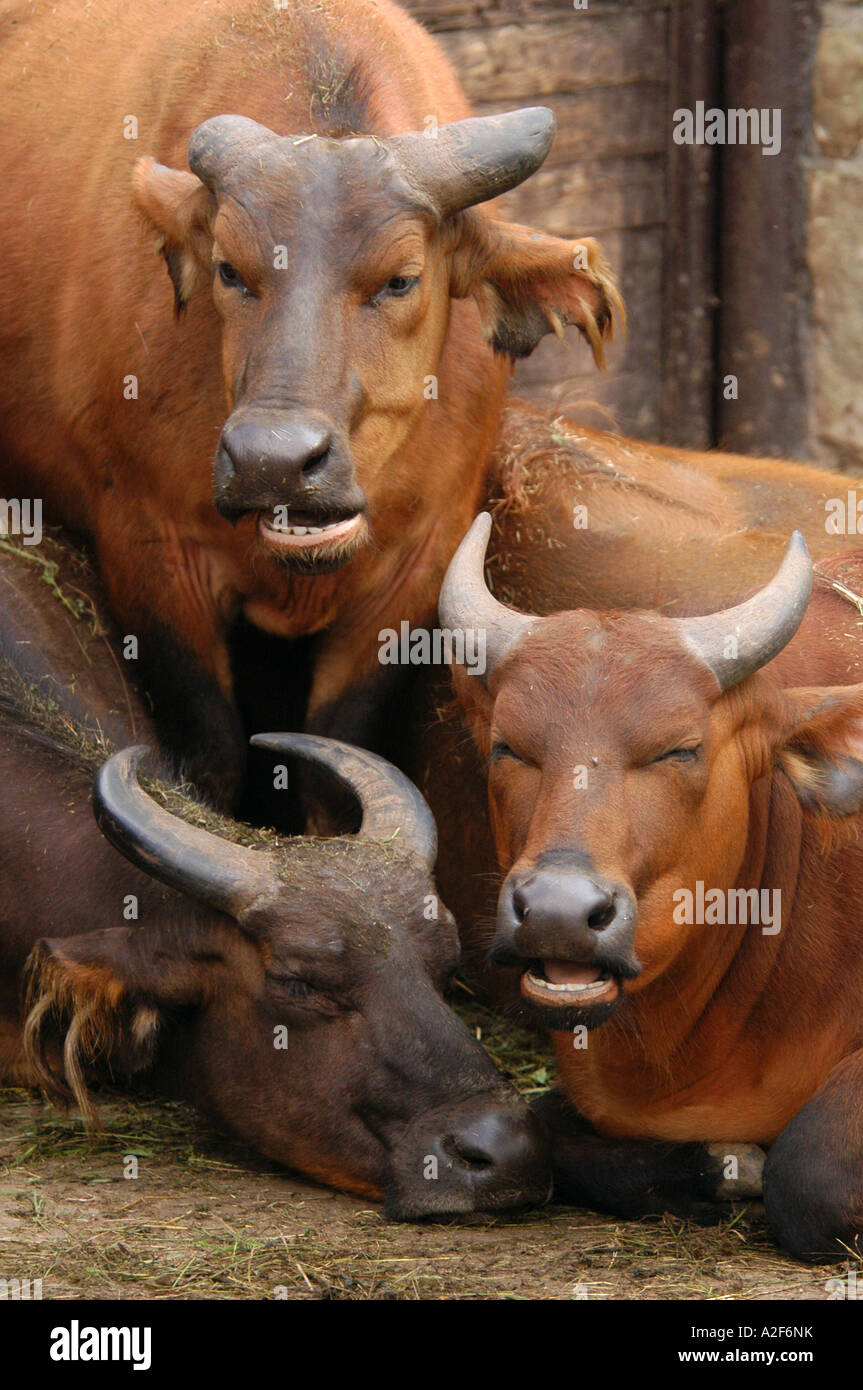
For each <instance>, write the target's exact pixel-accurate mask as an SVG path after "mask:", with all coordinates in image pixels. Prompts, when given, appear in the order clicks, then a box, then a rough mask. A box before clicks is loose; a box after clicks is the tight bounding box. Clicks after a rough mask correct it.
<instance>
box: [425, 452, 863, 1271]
mask: <svg viewBox="0 0 863 1390" xmlns="http://www.w3.org/2000/svg"><path fill="white" fill-rule="evenodd" d="M754 467H755V472H756V474H757V464H756V465H755V466H754ZM489 529H490V518H489V517H488V516H487V515H483V516H481V517H479V518H478V519H477V521H476V522H475V523H474V525H473V527H472V528H471V530H470V532H469V534H468V536H467V537H466V538H465V540H464V542H463V543H462V545H461V547H460V548H459V550H458V552H457V553H456V556H455V557H454V559H453V561H452V563H451V565H450V568H449V571H448V573H447V577H446V580H445V582H444V586H443V590H442V593H441V601H440V616H441V622H442V623H443V625H444V626H445V627H447V628H449V629H451V630H453V631H455V632H458V631H459V630H465V629H467V628H469V627H472V628H475V629H480V630H482V631H483V632H484V633H485V634H486V642H487V647H486V651H487V660H486V669H485V672H484V674H483V675H482V676H479V677H478V676H475V675H474V676H471V675H468V674H467V673H466V672H465V671H463V670H458V671H457V672H456V675H455V680H456V689H457V692H458V695H459V699H460V701H461V704H462V708H463V710H464V712H465V716H466V718H467V721H468V723H469V725H470V727H471V729H472V732H473V735H474V738H475V741H476V743H477V746H478V748H479V751H480V754H481V756H482V757H483V759H484V760H485V761H486V765H487V769H488V773H487V776H488V795H489V804H490V811H491V825H492V829H493V834H494V841H495V846H496V850H497V855H498V860H499V863H500V867H501V870H502V872H503V873H504V874H505V878H504V882H503V885H502V888H501V891H500V896H499V901H498V907H497V919H496V927H495V932H494V937H493V940H492V942H491V952H490V954H491V960H492V961H493V962H497V963H498V964H500V965H502V966H507V967H514V968H515V969H517V970H518V972H519V974H520V989H521V995H522V998H523V1001H524V1006H525V1008H526V1010H528V1011H529V1013H530V1014H531V1015H532V1016H533V1017H534V1019H535V1020H536V1021H537V1022H538V1023H539V1024H540V1025H541V1026H544V1027H546V1028H548V1029H550V1030H552V1032H553V1035H554V1042H555V1051H556V1056H557V1061H558V1067H559V1071H560V1075H561V1079H562V1083H563V1087H564V1090H565V1093H566V1097H567V1103H562V1102H561V1100H560V1099H559V1098H555V1099H554V1100H553V1101H552V1102H551V1103H549V1104H547V1105H546V1107H545V1108H546V1116H547V1118H548V1120H549V1122H550V1123H551V1125H552V1128H553V1130H554V1133H555V1168H556V1173H557V1179H558V1184H559V1186H560V1189H561V1190H562V1191H564V1192H565V1193H566V1194H567V1195H568V1196H570V1197H575V1198H577V1199H581V1200H587V1201H592V1202H594V1203H597V1204H600V1205H605V1206H608V1207H610V1208H612V1209H618V1210H620V1209H627V1208H628V1207H629V1206H630V1205H631V1204H633V1202H635V1200H636V1199H637V1197H638V1196H640V1197H641V1199H642V1200H644V1199H645V1197H647V1196H648V1195H649V1196H650V1197H651V1198H652V1199H653V1200H655V1199H656V1193H657V1190H661V1188H662V1185H663V1183H667V1184H670V1185H671V1186H672V1187H673V1186H674V1182H675V1181H676V1182H677V1183H678V1185H680V1184H685V1182H686V1179H687V1177H690V1178H693V1177H695V1178H697V1177H698V1176H699V1174H700V1172H701V1170H702V1169H703V1161H704V1160H703V1153H704V1151H703V1149H702V1148H701V1146H702V1145H703V1144H704V1143H706V1142H708V1141H713V1142H714V1144H715V1143H716V1142H718V1141H722V1142H723V1143H728V1142H729V1141H732V1142H734V1141H737V1142H748V1143H753V1144H757V1145H762V1146H767V1147H769V1154H768V1157H767V1161H766V1164H765V1168H764V1179H763V1192H764V1201H765V1206H766V1210H767V1215H768V1220H769V1222H770V1226H771V1229H772V1230H773V1232H774V1234H775V1236H776V1238H777V1239H778V1240H779V1241H780V1242H781V1244H782V1245H784V1246H785V1247H786V1248H787V1249H788V1250H789V1251H791V1252H792V1253H793V1254H795V1255H797V1256H798V1257H801V1258H805V1259H816V1258H829V1257H831V1256H836V1257H838V1256H839V1255H840V1254H841V1253H842V1252H841V1249H840V1246H839V1244H838V1242H843V1243H845V1244H851V1243H852V1242H853V1241H854V1240H855V1238H856V1237H858V1236H859V1235H860V1234H861V1233H863V909H861V905H860V885H861V884H863V838H861V834H860V832H861V829H863V821H861V818H860V812H861V808H863V683H861V682H863V632H861V628H863V619H861V612H863V598H861V597H860V595H861V594H863V554H860V553H858V554H857V555H846V556H834V557H833V558H831V559H829V560H827V561H825V562H822V564H821V565H820V572H821V583H820V585H819V588H818V589H817V591H816V593H815V594H814V596H813V597H812V599H811V602H810V594H811V591H812V583H813V579H812V564H811V561H810V559H809V556H808V553H807V550H806V545H805V543H804V541H803V538H802V537H801V536H800V535H799V534H797V535H796V536H795V537H794V538H793V539H792V542H791V544H790V546H789V547H788V550H787V553H786V556H785V559H784V561H783V562H782V564H781V566H780V567H779V569H778V572H777V573H776V575H775V576H774V578H773V579H772V580H770V581H769V582H768V583H767V584H766V585H765V586H764V587H763V588H761V589H759V590H758V591H757V592H756V593H755V594H754V595H753V596H751V597H750V598H748V599H746V600H745V601H743V602H741V603H739V604H737V605H735V606H733V607H731V608H727V609H724V610H720V611H718V612H713V613H711V614H709V615H708V616H697V617H687V618H680V617H669V616H667V615H666V614H664V613H659V612H644V611H637V610H629V611H621V610H605V611H602V610H593V609H589V608H582V609H578V610H575V611H570V612H562V613H557V614H552V615H549V616H545V617H534V616H531V615H529V614H526V613H520V612H516V611H514V610H513V609H511V608H509V607H508V606H506V605H504V604H503V603H501V602H500V601H499V600H498V599H497V598H496V597H494V596H493V595H492V594H491V593H490V591H489V589H488V588H487V585H486V582H485V579H484V573H483V560H484V555H485V549H486V543H487V540H488V534H489ZM831 580H832V582H830V581H831ZM736 582H738V583H744V582H745V580H744V576H743V575H742V574H741V573H738V575H737V576H736ZM589 1030H595V1031H589ZM645 1141H646V1142H645ZM676 1145H682V1146H683V1147H681V1148H680V1149H678V1150H676V1149H675V1146H676ZM720 1147H721V1145H720ZM699 1155H700V1157H699ZM639 1188H640V1189H641V1190H640V1193H639V1191H638V1189H639Z"/></svg>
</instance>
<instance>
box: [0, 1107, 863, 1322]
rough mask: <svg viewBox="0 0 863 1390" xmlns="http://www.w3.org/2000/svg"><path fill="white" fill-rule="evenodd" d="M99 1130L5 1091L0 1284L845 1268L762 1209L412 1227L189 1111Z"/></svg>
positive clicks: (640, 1291)
mask: <svg viewBox="0 0 863 1390" xmlns="http://www.w3.org/2000/svg"><path fill="white" fill-rule="evenodd" d="M102 1120H103V1126H104V1129H103V1133H102V1134H101V1135H100V1136H99V1137H97V1138H96V1139H92V1140H91V1139H90V1138H88V1137H87V1135H86V1134H85V1132H84V1129H83V1125H82V1122H81V1120H80V1119H78V1118H77V1117H69V1118H64V1117H63V1116H61V1115H59V1114H58V1113H57V1111H55V1110H53V1109H52V1108H51V1107H49V1106H48V1105H47V1104H43V1103H42V1102H40V1101H39V1100H38V1099H34V1098H33V1096H31V1095H30V1094H29V1093H27V1092H24V1091H20V1090H5V1091H0V1278H6V1279H11V1278H20V1279H23V1278H27V1277H29V1278H30V1279H31V1280H32V1279H41V1280H42V1296H43V1298H44V1299H58V1298H75V1299H77V1298H103V1299H118V1298H119V1299H203V1298H211V1299H212V1298H217V1299H219V1298H221V1299H273V1298H290V1299H353V1300H360V1299H405V1300H415V1299H552V1300H559V1299H583V1298H588V1299H595V1298H601V1299H629V1298H639V1299H719V1300H723V1299H725V1300H729V1299H730V1300H752V1299H757V1300H772V1299H785V1298H790V1299H827V1298H828V1296H829V1294H828V1291H827V1289H826V1288H825V1285H826V1283H827V1280H828V1279H830V1278H831V1277H832V1276H835V1275H836V1274H837V1273H841V1272H842V1268H841V1266H840V1267H839V1268H837V1267H836V1266H819V1267H816V1268H806V1267H804V1266H801V1265H798V1264H796V1263H794V1262H793V1261H792V1260H790V1259H786V1258H785V1257H784V1256H782V1255H781V1254H779V1253H778V1252H777V1251H776V1250H775V1248H774V1247H773V1246H772V1245H771V1244H770V1241H769V1239H768V1237H767V1234H766V1230H765V1226H764V1219H763V1213H762V1212H761V1210H760V1209H759V1207H758V1206H757V1205H754V1206H748V1207H743V1206H741V1207H738V1208H736V1209H735V1210H734V1211H731V1212H730V1213H729V1219H728V1220H727V1221H726V1222H724V1223H723V1224H722V1225H721V1226H719V1227H714V1228H712V1229H700V1228H698V1227H696V1226H690V1225H687V1224H685V1223H682V1222H680V1221H677V1220H674V1219H671V1218H667V1217H666V1218H663V1219H662V1220H645V1221H641V1222H620V1221H614V1220H611V1219H608V1218H605V1217H601V1216H597V1215H596V1214H595V1213H591V1212H588V1211H576V1210H574V1209H571V1208H568V1207H549V1208H546V1209H545V1210H539V1211H527V1212H523V1213H506V1214H502V1215H497V1216H489V1217H485V1216H481V1217H475V1218H470V1219H468V1220H466V1221H455V1220H453V1221H447V1222H440V1223H428V1224H421V1225H405V1224H400V1223H393V1222H389V1221H385V1220H384V1219H383V1217H382V1216H381V1214H380V1212H379V1211H378V1210H376V1209H374V1208H370V1207H369V1205H368V1203H367V1202H363V1201H361V1200H358V1199H355V1198H352V1197H348V1196H344V1195H342V1194H337V1193H333V1192H330V1191H328V1190H326V1189H324V1188H320V1187H317V1186H314V1185H313V1184H311V1183H308V1182H305V1181H304V1180H302V1179H300V1178H297V1177H296V1176H294V1175H293V1174H291V1173H286V1172H284V1171H275V1172H274V1171H272V1167H271V1166H270V1165H267V1164H266V1163H264V1162H261V1161H257V1160H256V1159H255V1158H254V1157H253V1156H251V1155H250V1154H249V1152H248V1150H245V1149H243V1148H242V1147H241V1146H239V1145H237V1144H235V1143H233V1142H232V1141H230V1140H226V1139H225V1138H224V1137H222V1136H220V1135H218V1134H216V1133H214V1132H213V1131H212V1130H211V1129H208V1128H207V1127H206V1125H205V1124H204V1123H203V1122H202V1121H201V1120H200V1119H199V1118H198V1117H197V1116H195V1115H194V1114H192V1113H191V1112H190V1111H187V1110H185V1109H184V1108H183V1107H181V1106H177V1105H173V1104H165V1103H162V1102H158V1101H151V1100H135V1101H132V1100H129V1099H127V1098H125V1097H121V1096H117V1095H111V1096H109V1097H108V1098H107V1099H106V1100H103V1104H102ZM130 1154H133V1155H135V1156H136V1157H137V1160H138V1176H137V1177H136V1178H126V1177H124V1167H129V1166H130V1165H128V1164H127V1163H125V1162H124V1160H125V1157H126V1155H130ZM859 1267H860V1266H859V1265H858V1268H859Z"/></svg>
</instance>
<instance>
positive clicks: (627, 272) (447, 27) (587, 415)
mask: <svg viewBox="0 0 863 1390" xmlns="http://www.w3.org/2000/svg"><path fill="white" fill-rule="evenodd" d="M403 2H404V3H406V8H407V9H409V10H410V11H411V12H412V13H413V14H414V16H415V17H416V18H418V19H420V20H422V22H423V23H424V24H425V25H426V27H427V28H429V29H430V30H431V31H432V32H433V33H434V34H435V36H436V37H437V39H438V41H439V42H440V43H441V45H442V46H443V47H444V48H445V50H446V52H447V54H448V55H449V57H450V59H451V61H452V62H453V64H454V65H455V68H456V71H457V73H458V74H459V77H460V79H461V81H462V84H463V85H464V87H465V89H466V91H467V93H468V96H469V97H470V99H471V101H472V102H473V103H474V105H475V106H476V109H477V111H478V113H480V114H483V113H485V112H492V111H501V110H505V109H507V108H508V107H516V106H531V105H544V106H549V107H551V109H552V110H553V111H554V113H555V115H556V117H557V121H558V134H557V138H556V140H555V144H554V147H553V149H552V152H551V154H550V156H549V158H548V160H547V161H546V164H545V165H544V167H543V168H542V169H541V170H540V171H539V173H538V174H536V175H535V176H534V177H533V178H532V179H530V180H529V181H528V182H527V183H526V184H525V185H523V187H521V188H519V189H516V190H514V192H513V193H511V194H510V195H509V196H508V198H507V199H506V202H505V206H506V210H507V213H508V215H509V216H510V217H512V218H513V220H515V221H518V222H524V223H527V224H529V225H532V226H536V227H538V228H540V229H541V230H542V231H545V232H550V233H554V234H555V235H558V236H572V235H587V234H589V235H593V236H597V237H598V238H599V239H600V240H601V241H602V243H603V246H604V247H605V250H606V252H607V254H608V256H609V259H610V260H611V263H612V265H613V266H614V267H615V269H616V271H617V273H618V275H619V278H620V283H621V286H622V289H623V293H624V296H625V299H626V304H627V309H628V312H629V333H628V336H627V338H626V339H624V340H622V341H619V342H618V343H616V344H615V345H614V346H612V348H611V351H610V353H609V371H608V373H606V374H605V375H602V376H600V375H598V374H597V372H596V371H595V369H594V367H593V363H592V360H591V357H590V354H589V352H588V350H587V348H586V347H584V346H583V345H582V344H581V342H580V340H578V339H577V336H576V335H575V334H573V333H568V334H567V338H566V342H565V343H564V344H560V343H558V342H557V341H556V340H554V339H546V340H545V342H544V343H543V344H541V346H540V347H539V348H538V349H537V351H536V352H535V353H534V355H533V356H532V357H531V358H529V359H528V360H527V361H526V362H524V363H521V364H520V365H519V368H518V373H517V385H518V390H519V392H520V394H522V395H529V396H531V397H533V398H534V399H543V400H549V401H553V402H556V403H559V404H560V405H561V407H562V408H565V409H567V410H572V409H573V408H574V407H575V406H576V405H577V404H578V403H579V402H581V407H580V408H579V410H578V414H579V416H580V417H581V418H583V419H585V420H589V421H590V422H592V423H604V422H607V419H608V417H607V416H606V415H605V414H604V413H602V414H601V413H600V412H599V411H597V410H596V409H593V410H586V408H585V404H584V403H585V402H597V403H599V404H600V405H601V406H604V407H606V408H607V409H610V410H611V412H612V414H613V418H614V420H615V421H616V422H617V424H618V426H619V427H620V429H621V430H623V431H624V432H625V433H628V434H637V435H640V436H643V437H645V438H657V437H658V436H659V432H660V416H661V399H662V313H661V303H662V295H663V247H664V242H665V237H666V231H667V229H666V158H667V154H668V143H669V128H670V122H669V115H668V110H669V107H668V103H669V73H668V68H669V9H670V5H669V0H633V2H632V3H619V0H589V4H588V8H587V9H586V10H576V9H574V8H573V3H572V0H403Z"/></svg>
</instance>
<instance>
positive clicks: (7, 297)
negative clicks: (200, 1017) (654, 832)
mask: <svg viewBox="0 0 863 1390" xmlns="http://www.w3.org/2000/svg"><path fill="white" fill-rule="evenodd" d="M0 17H2V28H0V32H2V48H0V54H2V57H0V63H2V75H3V81H2V88H0V142H2V147H3V151H4V198H3V210H2V215H0V277H2V296H3V315H2V324H0V344H2V352H3V372H2V375H0V415H2V427H0V487H2V489H3V491H4V493H5V495H6V496H7V497H9V496H25V497H32V496H34V495H36V496H40V497H42V498H44V499H45V504H46V507H47V510H48V513H49V515H50V516H51V517H52V518H53V519H56V520H59V521H62V522H64V523H65V524H67V525H68V526H70V527H72V528H74V529H76V530H78V531H80V532H83V533H85V534H87V535H89V536H90V537H91V538H92V540H93V543H94V546H95V550H96V554H97V557H98V562H99V565H100V568H101V571H102V574H103V576H104V580H105V583H106V585H107V589H108V594H109V599H110V602H111V604H112V606H113V609H114V611H115V614H116V615H117V617H118V619H119V620H120V623H121V625H122V627H123V628H124V630H125V631H126V632H127V633H129V634H130V635H134V636H136V637H137V639H138V644H139V658H140V661H141V663H142V669H143V672H144V674H145V678H146V683H147V685H148V686H149V688H150V691H151V694H152V696H153V698H154V702H155V708H156V712H157V717H158V721H159V723H160V725H161V728H162V730H163V733H164V735H165V736H166V737H167V738H168V740H169V742H170V743H171V744H172V745H173V746H175V747H179V748H181V749H183V751H184V752H185V754H186V756H187V758H188V759H190V761H191V763H192V766H193V767H194V768H195V770H196V771H197V772H198V774H199V775H203V778H204V780H205V781H208V782H209V783H210V785H211V788H212V787H213V785H214V784H215V785H216V787H217V789H218V790H219V792H220V793H221V794H222V795H223V796H224V795H229V794H230V789H231V788H232V787H233V785H235V783H236V780H237V776H238V774H239V759H240V746H241V745H240V740H239V739H238V737H237V732H238V731H237V728H236V716H235V714H234V712H233V707H232V674H231V670H230V661H229V654H228V645H227V635H228V632H229V629H230V628H231V625H232V624H233V623H234V622H235V621H236V620H237V619H238V618H239V617H241V616H242V617H245V619H247V620H249V621H250V622H251V623H252V624H254V625H256V626H257V627H259V628H263V629H265V630H267V631H269V632H272V633H276V634H279V635H282V636H285V637H297V636H300V635H307V634H319V635H320V637H319V641H318V643H317V645H316V649H315V652H314V663H313V677H312V687H311V694H310V700H309V713H310V722H311V724H312V725H313V726H314V727H316V728H318V729H322V730H324V731H326V732H329V733H336V734H339V735H340V736H343V737H344V736H351V737H355V738H359V739H361V740H362V741H366V742H368V741H374V726H375V718H376V717H379V715H380V711H381V706H382V699H383V696H384V695H385V679H384V676H385V672H386V670H387V669H389V670H390V671H391V670H392V668H385V667H381V665H380V664H379V663H378V661H377V650H378V642H377V634H378V632H379V631H380V630H381V629H383V628H387V627H392V626H397V625H398V623H399V622H400V621H401V620H403V619H405V618H407V619H408V620H410V621H413V622H419V621H422V620H423V618H425V617H429V616H431V612H432V610H433V604H434V600H435V598H436V595H437V590H438V588H439V584H440V579H441V576H442V574H443V571H444V568H445V566H446V563H447V561H448V559H449V558H450V556H451V554H452V552H453V550H454V549H455V546H456V544H457V542H458V539H459V537H460V536H461V535H462V534H463V532H464V529H465V527H466V525H467V523H468V521H469V519H470V516H471V515H472V514H473V512H474V511H475V510H476V506H477V504H478V501H479V499H480V495H481V491H482V487H483V481H484V477H485V472H486V467H487V460H488V458H489V454H490V451H491V448H492V445H493V442H494V438H495V434H496V430H497V426H498V421H499V415H500V409H501V404H502V400H503V396H504V392H505V389H506V381H507V378H508V374H509V362H510V360H511V359H512V358H515V357H518V356H523V355H525V354H528V353H530V352H531V351H532V349H533V348H534V347H535V345H536V343H537V342H538V341H539V339H540V338H541V337H542V335H543V334H545V333H546V332H549V331H555V332H557V333H560V332H561V329H562V325H563V324H564V323H574V324H577V325H578V326H579V328H580V329H581V330H582V331H583V332H584V333H585V335H586V336H587V337H588V338H589V340H590V342H591V344H592V346H593V348H594V351H595V353H596V354H597V356H601V348H602V335H603V333H604V332H606V331H607V329H608V327H609V324H610V319H611V311H612V309H613V308H614V306H615V305H616V304H618V303H619V301H618V300H617V297H616V294H615V291H614V287H613V284H612V282H611V281H610V279H609V277H608V275H607V273H606V271H605V268H604V266H603V263H602V260H601V256H600V254H599V252H598V249H597V248H596V246H595V245H594V244H593V243H591V242H584V243H574V242H567V241H563V240H559V239H557V238H553V237H547V236H543V235H540V234H539V233H536V232H532V231H531V230H529V229H527V228H524V227H520V226H516V225H511V224H507V223H504V222H501V221H499V220H497V219H496V218H495V217H494V216H493V215H491V214H490V213H489V211H488V210H487V209H484V208H480V207H478V206H477V205H478V204H482V203H483V202H485V201H486V200H488V199H490V198H493V197H494V196H495V195H496V194H498V193H501V192H503V191H505V190H506V189H508V188H511V187H513V186H514V185H515V184H517V183H519V182H521V181H522V180H523V179H524V178H526V177H527V176H528V175H529V174H531V173H532V172H533V171H534V170H535V169H537V168H538V167H539V165H540V164H541V163H542V161H543V159H544V158H545V155H546V154H547V152H548V149H549V146H550V143H551V139H552V135H553V124H554V123H553V118H552V117H551V114H550V113H549V112H547V111H545V110H543V109H536V110H529V111H521V112H513V113H510V114H509V115H506V116H500V117H488V118H482V119H474V120H467V121H466V120H465V118H467V117H469V108H468V106H467V104H466V101H465V99H464V97H463V95H462V93H461V92H460V90H459V87H458V84H457V82H456V80H455V78H454V76H453V73H452V71H451V70H450V67H449V65H448V63H447V62H446V60H445V59H444V57H443V56H442V54H441V53H440V51H439V50H438V48H437V47H436V45H435V43H434V42H433V41H432V39H431V38H430V37H429V36H428V35H427V34H425V33H424V32H423V30H422V29H421V28H420V27H419V26H418V25H416V24H415V23H414V22H413V21H412V20H411V19H409V18H408V17H407V16H406V15H404V14H403V13H402V12H400V11H399V10H398V9H397V8H396V7H395V6H393V5H392V4H390V3H389V0H376V3H373V0H327V3H325V4H323V5H320V6H314V7H312V6H307V5H306V4H301V3H296V4H294V3H288V4H286V5H284V6H283V5H280V6H279V7H274V6H273V5H272V4H265V3H263V0H212V3H209V4H205V5H202V4H200V3H198V2H197V0H194V3H193V0H177V2H176V3H174V2H173V0H172V2H171V3H167V0H141V3H138V4H136V5H135V6H133V7H130V6H128V5H127V4H125V3H122V0H104V2H103V3H100V4H99V5H90V4H85V3H83V0H59V3H56V2H55V0H45V2H44V3H40V2H39V0H36V3H33V4H31V5H27V6H21V5H18V4H9V3H6V4H4V5H3V6H2V11H0ZM229 113H230V114H229ZM405 132H414V133H413V134H405ZM156 161H158V162H156ZM142 224H143V231H142ZM154 245H155V246H156V247H157V248H158V250H159V251H161V253H162V256H163V257H164V260H165V262H166V263H167V270H168V273H169V274H170V279H171V281H172V282H173V293H172V291H171V285H170V283H169V281H168V277H167V275H165V274H164V272H163V273H162V274H160V273H159V269H158V264H157V261H156V259H155V257H154V253H153V247H154ZM174 305H175V306H176V310H177V317H176V318H175V316H174V313H173V308H174ZM347 694H350V697H351V698H350V699H349V700H346V699H345V696H346V695H347Z"/></svg>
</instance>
